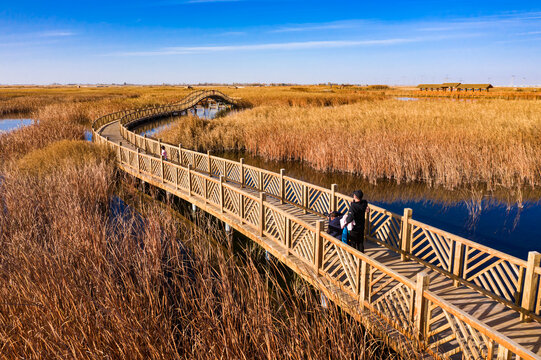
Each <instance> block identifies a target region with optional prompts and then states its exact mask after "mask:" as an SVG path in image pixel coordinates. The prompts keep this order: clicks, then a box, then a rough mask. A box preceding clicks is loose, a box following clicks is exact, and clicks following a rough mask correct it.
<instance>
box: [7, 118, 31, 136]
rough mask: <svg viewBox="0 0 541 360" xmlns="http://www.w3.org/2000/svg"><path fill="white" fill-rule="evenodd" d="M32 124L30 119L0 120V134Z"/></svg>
mask: <svg viewBox="0 0 541 360" xmlns="http://www.w3.org/2000/svg"><path fill="white" fill-rule="evenodd" d="M33 123H34V120H32V119H0V133H3V132H8V131H11V130H15V129H17V128H20V127H23V126H28V125H32V124H33Z"/></svg>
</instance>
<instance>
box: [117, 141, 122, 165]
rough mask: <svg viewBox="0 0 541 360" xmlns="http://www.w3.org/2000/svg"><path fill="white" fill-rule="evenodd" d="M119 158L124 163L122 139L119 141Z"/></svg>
mask: <svg viewBox="0 0 541 360" xmlns="http://www.w3.org/2000/svg"><path fill="white" fill-rule="evenodd" d="M118 159H119V161H120V163H121V164H122V141H119V142H118Z"/></svg>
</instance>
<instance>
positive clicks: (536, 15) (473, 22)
mask: <svg viewBox="0 0 541 360" xmlns="http://www.w3.org/2000/svg"><path fill="white" fill-rule="evenodd" d="M538 19H541V12H526V13H510V14H499V15H492V16H481V17H477V18H461V19H453V20H451V21H444V22H439V23H434V24H433V25H432V26H429V25H428V26H425V27H421V28H419V29H418V30H419V31H430V32H437V31H456V30H461V29H462V30H463V29H471V28H485V27H491V26H499V25H503V24H516V25H524V24H525V23H527V22H530V23H531V20H538Z"/></svg>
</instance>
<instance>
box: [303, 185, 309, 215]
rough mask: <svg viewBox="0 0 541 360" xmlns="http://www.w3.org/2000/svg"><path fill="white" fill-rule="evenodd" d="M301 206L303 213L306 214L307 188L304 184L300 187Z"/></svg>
mask: <svg viewBox="0 0 541 360" xmlns="http://www.w3.org/2000/svg"><path fill="white" fill-rule="evenodd" d="M302 206H303V208H304V213H305V214H308V187H307V186H306V184H303V185H302Z"/></svg>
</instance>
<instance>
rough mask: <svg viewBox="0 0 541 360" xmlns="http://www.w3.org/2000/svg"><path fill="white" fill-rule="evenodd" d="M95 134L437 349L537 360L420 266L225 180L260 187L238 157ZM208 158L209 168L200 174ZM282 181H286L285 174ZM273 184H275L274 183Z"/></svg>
mask: <svg viewBox="0 0 541 360" xmlns="http://www.w3.org/2000/svg"><path fill="white" fill-rule="evenodd" d="M96 135H97V136H95V137H94V139H95V141H96V142H97V143H103V144H106V145H108V146H110V147H112V148H113V149H114V151H115V153H116V156H117V160H118V163H119V165H120V166H121V168H122V169H124V170H125V171H126V172H128V173H130V174H132V175H134V176H136V177H139V178H141V179H143V180H145V181H151V182H154V183H155V184H157V185H158V186H161V187H162V188H164V189H165V190H167V191H169V192H173V193H175V194H177V195H179V196H182V197H184V198H186V199H188V200H190V199H191V200H192V201H196V200H198V201H200V202H204V203H205V204H210V205H212V206H214V208H215V209H216V211H217V212H218V213H222V214H224V215H227V216H229V217H230V218H233V219H234V220H235V221H237V222H238V223H241V224H243V226H247V227H249V228H251V229H252V230H253V232H254V233H255V234H258V236H260V237H262V238H266V239H268V240H270V241H272V242H274V243H275V244H277V245H279V246H281V247H282V248H283V249H284V250H286V251H287V252H288V253H290V254H292V255H294V256H296V257H297V258H299V259H301V260H302V261H303V262H304V263H305V264H306V266H309V267H312V268H313V269H314V271H315V272H316V273H317V274H318V275H319V276H323V277H324V278H325V279H327V280H329V281H330V282H332V283H334V284H335V285H337V286H339V287H340V288H341V289H342V290H343V291H345V292H346V293H347V294H349V295H350V296H351V298H352V299H355V301H356V303H357V307H358V310H359V311H370V312H372V313H374V314H376V315H377V316H379V317H380V318H381V319H382V320H383V321H385V322H386V323H387V324H388V325H389V326H392V327H393V328H395V329H396V330H397V331H399V332H400V333H401V334H403V335H404V336H406V337H408V338H410V339H411V340H412V341H413V342H414V343H416V344H419V345H420V346H421V347H422V349H423V350H425V351H427V352H429V353H431V354H433V355H434V356H437V357H438V356H443V357H446V358H452V357H459V358H460V357H462V358H465V359H479V358H486V359H493V358H495V357H496V356H497V357H498V358H501V359H509V358H511V355H512V354H514V355H515V357H516V358H520V359H540V358H539V357H538V356H537V355H535V354H534V353H532V352H531V351H529V350H527V349H525V348H523V347H522V346H520V345H519V344H517V343H516V342H514V341H513V340H511V339H509V338H508V337H506V336H504V335H503V334H501V333H499V332H498V331H495V330H494V329H492V328H490V327H489V326H487V325H486V324H484V323H482V322H481V321H479V320H477V319H475V318H473V317H471V316H470V315H468V314H467V313H465V312H463V311H461V310H460V309H458V308H457V307H455V306H454V305H452V304H450V303H448V302H446V301H445V300H444V299H442V298H441V297H439V296H437V295H436V294H434V293H432V292H431V291H429V290H428V279H429V278H428V276H427V275H426V274H425V273H421V274H418V276H417V279H416V281H412V280H410V279H408V278H406V277H404V276H402V275H400V274H398V273H396V272H394V271H393V270H391V269H390V268H388V267H386V266H385V265H383V264H381V263H379V262H377V261H376V260H374V259H372V258H370V257H368V256H366V255H364V254H363V253H361V252H359V251H357V250H355V249H353V248H352V247H350V246H347V245H345V244H344V243H342V242H341V241H339V240H337V239H335V238H334V237H332V236H330V235H329V234H327V233H326V232H325V231H324V222H323V221H318V222H317V223H316V225H315V226H314V225H310V224H308V223H306V222H304V221H302V220H300V219H299V218H297V217H296V216H294V215H292V214H289V213H288V212H285V211H283V210H281V209H279V208H278V207H276V206H275V205H273V204H271V203H270V202H269V201H267V200H266V193H265V192H263V191H261V192H260V193H259V196H254V195H251V194H249V193H248V192H247V191H245V190H243V189H242V188H241V187H239V186H238V185H234V184H231V183H228V181H227V180H225V179H224V174H228V176H229V177H232V178H235V177H236V179H237V180H238V182H239V183H240V181H242V180H241V179H242V177H243V176H244V179H245V181H244V184H245V185H246V186H250V187H257V186H259V187H261V188H263V189H265V188H266V187H267V186H268V184H269V181H266V180H263V181H261V180H256V179H261V178H259V176H260V175H259V174H260V172H258V173H257V174H258V176H255V175H250V171H251V169H252V168H251V167H248V168H245V169H244V171H243V170H242V169H243V167H237V168H236V169H237V170H238V171H236V172H234V173H233V172H232V170H231V169H233V167H234V166H237V165H235V162H232V161H225V162H218V161H216V159H215V158H214V159H213V158H212V157H211V158H210V162H209V156H208V155H205V154H199V153H196V152H192V151H182V150H183V149H182V150H181V151H180V152H179V153H178V154H180V155H181V157H180V158H181V159H189V160H182V162H183V164H184V163H187V164H186V165H183V164H176V163H174V162H171V161H165V160H164V159H163V158H158V157H156V156H153V155H150V154H145V153H142V152H141V151H140V150H139V149H137V150H132V149H130V148H128V147H125V146H122V145H120V144H117V143H113V142H111V141H109V140H107V139H105V138H103V137H102V136H100V135H99V134H98V133H96ZM193 164H195V166H193ZM208 164H210V169H212V174H208V173H205V170H204V169H208V168H209V167H208ZM228 169H229V170H228ZM246 170H247V171H246ZM243 173H244V175H242V174H243ZM265 174H267V175H270V174H268V173H267V172H264V175H261V176H262V177H263V179H268V178H267V177H265ZM272 176H274V175H272ZM247 179H251V180H247ZM252 181H253V184H252V183H251V182H252ZM281 181H283V182H282V184H283V183H285V181H286V179H283V178H282V180H281ZM295 183H296V182H295ZM248 184H252V185H248ZM278 188H279V189H285V186H284V185H280V186H278ZM271 189H272V191H276V186H271ZM280 191H283V190H280ZM275 196H277V195H275ZM308 198H310V197H308ZM536 274H537V275H539V272H537V271H536Z"/></svg>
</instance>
